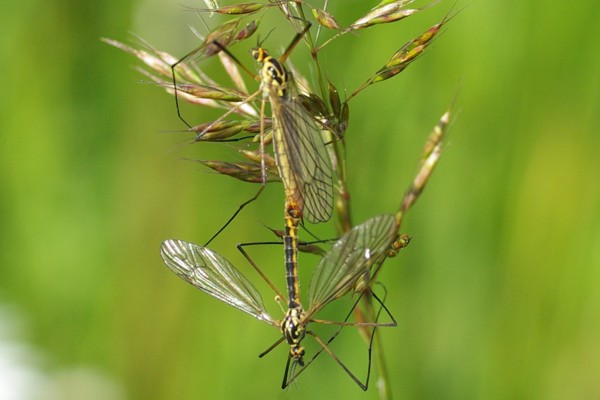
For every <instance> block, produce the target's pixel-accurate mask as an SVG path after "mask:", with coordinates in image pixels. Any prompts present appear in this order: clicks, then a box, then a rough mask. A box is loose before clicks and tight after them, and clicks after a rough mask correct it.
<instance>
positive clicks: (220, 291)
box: [160, 240, 276, 325]
mask: <svg viewBox="0 0 600 400" xmlns="http://www.w3.org/2000/svg"><path fill="white" fill-rule="evenodd" d="M160 253H161V256H162V259H163V261H164V262H165V264H167V267H169V269H170V270H171V271H173V272H174V273H175V274H176V275H177V276H179V277H180V278H182V279H183V280H185V281H187V282H189V283H190V284H192V285H193V286H195V287H196V288H198V289H200V290H201V291H203V292H204V293H206V294H209V295H211V296H212V297H214V298H216V299H218V300H221V301H222V302H224V303H227V304H229V305H231V306H233V307H235V308H237V309H238V310H241V311H243V312H245V313H248V314H250V315H252V316H253V317H255V318H257V319H259V320H261V321H265V322H267V323H269V324H271V325H276V323H275V322H274V321H273V319H272V318H271V316H270V315H269V314H268V313H267V311H266V309H265V306H264V303H263V300H262V297H261V296H260V293H259V292H258V290H256V288H255V287H254V286H253V285H252V283H250V281H248V279H246V278H245V277H244V276H243V275H242V274H241V273H240V272H239V271H238V270H237V269H236V268H235V267H234V266H233V265H232V264H231V263H230V262H229V261H227V260H226V259H225V258H224V257H222V256H220V255H219V254H217V253H215V252H213V251H211V250H210V249H208V248H206V247H201V246H198V245H196V244H194V243H188V242H185V241H183V240H166V241H164V242H163V244H162V245H161V247H160Z"/></svg>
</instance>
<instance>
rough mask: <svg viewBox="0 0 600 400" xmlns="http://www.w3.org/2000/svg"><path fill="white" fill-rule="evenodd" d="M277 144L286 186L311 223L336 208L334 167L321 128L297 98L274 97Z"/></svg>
mask: <svg viewBox="0 0 600 400" xmlns="http://www.w3.org/2000/svg"><path fill="white" fill-rule="evenodd" d="M271 106H272V109H273V132H274V135H275V140H274V146H275V156H276V158H277V165H278V166H279V169H280V174H281V176H282V180H283V182H284V185H285V187H286V190H287V191H289V192H290V193H291V194H292V197H293V200H294V201H295V202H296V204H298V205H299V206H300V208H301V209H302V214H303V217H304V219H306V220H307V221H308V222H311V223H318V222H324V221H327V220H329V218H330V217H331V214H332V211H333V179H332V167H331V161H330V159H329V155H328V154H327V149H326V148H325V143H324V141H323V136H322V134H321V128H320V126H319V125H318V124H317V122H316V121H315V120H314V119H313V117H312V116H311V115H310V114H309V113H308V111H306V109H305V108H304V107H303V106H302V104H301V103H300V102H299V101H297V100H296V99H295V98H279V100H275V101H272V105H271Z"/></svg>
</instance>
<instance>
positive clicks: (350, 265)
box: [307, 215, 396, 314]
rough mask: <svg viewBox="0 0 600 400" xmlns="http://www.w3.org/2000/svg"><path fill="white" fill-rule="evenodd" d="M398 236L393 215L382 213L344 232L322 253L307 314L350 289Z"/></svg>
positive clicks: (311, 288) (314, 275)
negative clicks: (323, 254)
mask: <svg viewBox="0 0 600 400" xmlns="http://www.w3.org/2000/svg"><path fill="white" fill-rule="evenodd" d="M395 236H396V225H395V219H394V216H392V215H379V216H377V217H374V218H371V219H369V220H367V221H366V222H364V223H362V224H360V225H357V226H355V227H354V228H352V230H350V231H349V232H347V233H346V234H344V236H342V237H341V238H340V239H338V241H337V242H335V244H334V245H333V247H332V248H331V249H330V250H329V251H328V252H327V253H326V254H325V256H323V258H322V259H321V261H320V262H319V264H318V265H317V267H316V269H315V271H314V272H313V275H312V278H311V280H310V284H309V286H308V299H309V307H308V311H307V312H308V314H314V313H316V312H317V311H319V310H320V309H321V308H323V307H324V306H325V305H327V304H328V303H330V302H331V301H333V300H335V299H337V298H339V297H341V296H343V295H345V294H346V293H348V292H349V291H350V290H351V289H352V288H353V287H354V285H355V284H356V282H357V281H358V279H360V278H361V277H362V276H363V275H364V274H366V273H368V272H369V270H370V268H371V267H372V266H373V265H374V264H375V263H376V262H377V261H379V260H381V258H382V256H385V254H386V252H387V250H388V248H389V246H390V244H391V243H392V242H393V241H394V238H395Z"/></svg>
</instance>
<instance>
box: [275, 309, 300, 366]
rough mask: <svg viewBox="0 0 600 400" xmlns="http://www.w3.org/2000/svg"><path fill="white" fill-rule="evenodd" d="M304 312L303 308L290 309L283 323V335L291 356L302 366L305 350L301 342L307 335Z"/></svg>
mask: <svg viewBox="0 0 600 400" xmlns="http://www.w3.org/2000/svg"><path fill="white" fill-rule="evenodd" d="M303 318H304V310H303V309H302V306H300V305H298V306H297V307H290V308H289V309H288V311H287V313H286V314H285V317H284V318H283V321H281V333H283V337H284V338H285V340H286V342H287V343H288V344H289V345H290V355H291V356H292V357H293V358H294V360H296V361H298V363H299V364H300V365H302V356H304V348H303V347H302V346H300V342H301V341H302V339H304V335H305V334H306V330H305V326H304V323H303V322H302V320H303Z"/></svg>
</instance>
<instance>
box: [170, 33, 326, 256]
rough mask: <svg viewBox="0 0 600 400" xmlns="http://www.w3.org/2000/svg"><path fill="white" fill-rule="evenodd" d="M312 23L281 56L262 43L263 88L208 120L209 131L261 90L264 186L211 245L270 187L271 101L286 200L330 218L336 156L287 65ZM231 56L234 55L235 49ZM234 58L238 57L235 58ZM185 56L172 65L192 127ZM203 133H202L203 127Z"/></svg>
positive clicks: (302, 213)
mask: <svg viewBox="0 0 600 400" xmlns="http://www.w3.org/2000/svg"><path fill="white" fill-rule="evenodd" d="M310 26H311V25H310V23H307V25H306V27H305V28H304V29H303V30H302V31H301V32H299V33H297V34H296V36H295V37H294V39H293V40H292V42H291V43H290V45H289V46H288V48H287V49H286V51H285V52H284V53H283V54H282V56H281V57H279V59H276V58H274V57H272V56H270V55H269V54H268V52H267V51H266V50H265V49H264V48H262V47H257V48H255V49H253V50H252V52H251V53H252V56H253V58H254V59H255V60H256V61H257V62H258V63H259V64H260V65H261V67H260V73H259V75H258V76H257V77H255V78H256V79H257V80H259V81H260V88H259V90H258V91H256V92H255V93H253V94H250V95H249V96H248V97H247V98H246V99H245V100H244V101H243V102H242V103H241V104H240V106H238V107H236V108H233V109H231V110H229V111H228V112H226V113H225V114H223V115H222V116H221V118H220V119H219V120H217V121H215V122H214V123H212V124H208V126H207V127H206V128H205V129H204V131H209V130H210V129H211V128H212V126H213V125H214V124H215V123H217V122H220V121H222V120H223V118H225V117H227V116H228V115H229V114H231V113H233V112H234V111H236V110H239V107H241V105H242V104H246V103H248V102H250V101H252V100H254V99H255V98H256V97H257V96H258V95H259V94H261V93H262V102H261V107H260V118H261V119H260V158H261V184H262V186H261V188H260V189H259V190H258V192H257V193H256V194H255V195H254V196H253V197H252V198H251V199H249V200H248V201H246V202H244V203H243V204H241V205H240V206H239V207H238V210H237V211H236V212H235V213H234V214H233V215H232V216H231V218H230V219H229V220H228V221H227V222H226V223H225V225H224V226H223V227H222V228H221V229H220V230H219V231H218V232H217V233H215V234H214V235H213V237H211V238H210V239H209V240H208V242H207V243H206V245H208V244H209V243H210V242H211V241H212V240H213V239H214V238H215V237H216V236H217V235H218V234H219V233H220V232H221V231H222V230H223V229H225V227H227V225H229V223H231V221H233V219H234V218H235V217H236V216H237V214H238V213H239V212H240V211H241V210H242V209H243V208H244V207H245V206H246V205H248V204H249V203H251V202H252V201H254V200H255V199H256V198H258V196H259V195H260V193H261V192H262V190H263V189H264V188H265V185H266V182H267V166H266V164H265V158H266V155H265V115H266V101H267V100H268V101H269V103H270V104H271V113H272V116H271V120H272V132H273V148H274V154H275V161H276V164H277V168H278V171H279V176H280V178H281V180H282V182H283V185H284V189H285V194H286V201H287V202H288V203H289V204H291V206H292V207H293V208H294V210H295V212H296V213H297V214H298V215H297V216H298V217H299V218H300V219H301V220H306V221H308V222H311V223H319V222H325V221H327V220H329V219H330V218H331V214H332V212H333V176H332V166H331V161H330V159H329V155H328V154H327V149H326V147H325V143H324V140H323V136H322V127H321V125H320V124H319V122H317V121H316V120H315V118H314V117H313V116H312V115H311V114H310V113H309V112H308V111H307V110H306V108H305V107H304V106H303V105H302V103H301V102H300V100H299V98H298V93H297V88H296V85H295V82H294V80H293V78H292V76H291V74H290V73H289V72H288V71H287V69H286V68H285V67H284V62H285V60H286V59H287V58H288V56H289V54H290V52H291V51H292V50H293V49H294V47H295V46H296V45H297V44H298V42H299V41H300V40H301V39H302V37H303V36H304V35H305V34H307V32H308V30H309V28H310ZM214 45H216V46H218V47H219V48H221V50H223V51H226V52H227V50H226V49H225V47H223V46H222V45H220V44H219V43H218V42H215V43H214ZM227 53H228V52H227ZM228 54H229V53H228ZM229 55H230V56H231V54H229ZM231 57H232V58H233V59H234V60H235V57H233V56H231ZM185 59H186V58H185V57H184V58H183V59H181V60H180V61H178V62H177V63H175V64H173V65H172V66H171V69H172V74H173V88H174V91H175V100H176V105H177V112H178V115H179V117H180V118H181V119H182V120H183V121H184V122H185V123H186V124H187V125H188V126H189V124H188V123H187V122H186V121H185V120H184V119H183V118H182V116H181V114H180V111H179V103H178V100H177V83H176V81H175V68H176V67H177V65H178V64H179V63H181V62H182V61H183V60H185ZM244 69H245V68H244ZM199 134H200V135H201V134H202V132H200V133H199Z"/></svg>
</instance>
